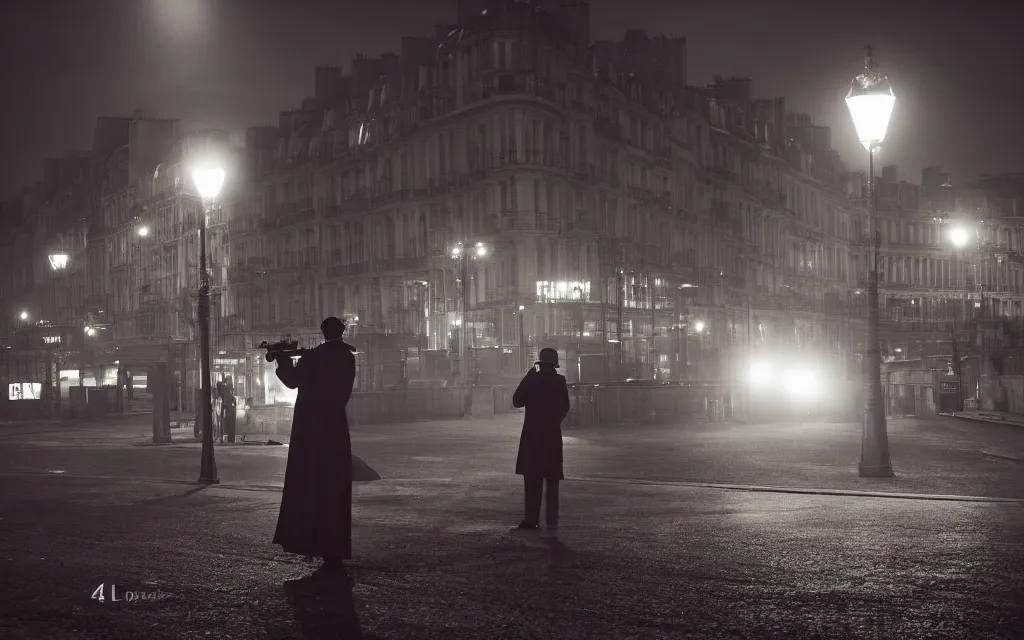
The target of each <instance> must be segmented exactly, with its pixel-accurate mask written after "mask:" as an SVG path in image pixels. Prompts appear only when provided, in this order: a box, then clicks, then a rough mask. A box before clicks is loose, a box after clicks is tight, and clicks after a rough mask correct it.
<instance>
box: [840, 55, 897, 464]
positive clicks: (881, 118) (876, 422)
mask: <svg viewBox="0 0 1024 640" xmlns="http://www.w3.org/2000/svg"><path fill="white" fill-rule="evenodd" d="M895 104H896V96H895V95H894V94H893V92H892V85H891V84H890V83H889V79H888V78H886V77H885V75H884V74H882V73H881V72H879V71H878V70H877V68H876V66H875V63H874V60H872V58H871V49H870V48H869V49H867V50H866V51H865V61H864V70H863V71H862V72H861V73H860V74H858V75H857V76H856V77H855V78H854V79H853V82H852V84H851V86H850V92H849V93H848V94H847V95H846V105H847V106H848V107H849V109H850V115H851V116H852V117H853V124H854V126H855V127H856V128H857V137H858V138H859V139H860V141H861V144H863V145H864V148H865V149H867V151H868V202H869V205H868V207H869V208H868V228H869V231H870V234H871V244H870V247H871V251H870V254H869V264H868V270H869V275H868V291H867V296H868V298H867V300H868V323H867V345H866V346H865V352H866V353H865V354H864V355H865V362H864V387H865V389H864V390H865V394H866V406H865V408H864V430H863V434H862V436H861V454H860V466H859V472H860V475H861V476H862V477H866V478H889V477H892V475H893V471H892V462H891V461H890V459H889V435H888V427H887V425H886V420H885V407H884V406H883V401H882V378H881V376H882V353H881V349H880V344H879V330H878V324H879V320H878V245H879V236H878V222H877V212H876V207H875V189H874V180H875V150H876V149H878V147H879V146H881V144H882V141H883V140H884V139H885V132H886V130H887V129H888V128H889V117H890V116H891V115H892V109H893V106H894V105H895Z"/></svg>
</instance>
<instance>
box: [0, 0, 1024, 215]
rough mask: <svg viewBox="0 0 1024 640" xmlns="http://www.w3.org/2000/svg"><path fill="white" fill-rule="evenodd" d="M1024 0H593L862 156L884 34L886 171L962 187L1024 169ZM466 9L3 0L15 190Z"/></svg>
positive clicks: (386, 46) (292, 103) (417, 1)
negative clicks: (100, 129)
mask: <svg viewBox="0 0 1024 640" xmlns="http://www.w3.org/2000/svg"><path fill="white" fill-rule="evenodd" d="M1015 4H1016V3H1014V2H1012V1H1006V2H995V1H993V0H979V1H978V2H961V1H952V0H931V1H929V0H890V1H888V2H882V1H878V0H864V1H861V2H843V3H839V2H812V1H810V0H775V1H759V0H747V1H743V0H660V1H659V0H591V3H590V5H591V35H592V37H593V38H595V39H619V38H620V37H621V35H622V33H623V31H624V29H625V28H626V27H627V26H628V27H637V28H641V29H644V30H646V31H647V33H648V34H649V35H652V36H653V35H668V36H685V37H686V38H687V49H688V56H689V84H691V85H703V84H706V83H708V82H710V80H711V78H712V76H713V75H715V74H721V75H725V76H729V75H743V76H748V77H750V78H752V79H753V81H754V94H755V96H756V97H775V96H784V97H785V98H786V99H787V108H788V109H789V110H791V111H803V112H807V113H810V114H811V115H812V116H813V117H814V118H815V122H816V124H821V125H825V126H830V127H832V141H833V147H835V148H836V149H838V150H839V151H840V152H841V153H842V155H843V159H844V160H845V161H846V162H847V164H848V165H849V166H850V167H851V168H852V169H856V170H865V169H866V164H867V162H866V153H865V152H864V151H863V148H862V147H860V145H859V143H857V142H856V139H855V136H854V130H853V125H852V123H851V122H850V118H849V114H848V112H847V111H846V107H845V104H844V103H843V98H844V97H845V95H846V91H847V89H848V88H849V83H850V80H851V79H852V78H853V76H854V75H855V74H856V73H857V72H858V71H859V70H860V68H861V65H862V59H863V54H862V50H863V47H864V45H866V44H871V45H872V46H873V47H874V49H875V57H876V59H877V60H878V62H879V63H880V64H881V65H882V67H883V70H884V71H885V72H886V73H887V74H888V75H889V77H890V78H891V79H892V81H893V85H894V90H895V91H896V95H897V106H896V110H895V112H894V114H893V119H892V121H891V123H890V129H889V137H888V138H887V139H886V146H885V147H883V149H882V150H881V152H880V156H879V158H878V163H879V168H878V170H879V171H880V167H881V166H882V165H886V164H892V163H895V164H898V165H899V178H900V179H901V180H907V181H910V182H915V183H916V182H919V181H920V175H921V169H922V168H923V167H925V166H929V165H937V166H940V167H942V168H943V169H944V170H946V171H950V172H952V173H953V178H954V181H955V182H956V183H958V184H959V183H963V182H970V181H973V180H974V179H975V178H976V177H977V175H978V174H979V173H1003V172H1009V171H1017V172H1020V171H1024V118H1022V116H1024V45H1022V44H1021V43H1020V42H1018V41H1016V40H1018V38H1019V36H1018V35H1016V34H1014V33H1013V28H1014V27H1017V28H1018V29H1019V25H1020V24H1021V17H1022V16H1024V11H1022V10H1021V9H1019V8H1014V5H1015ZM839 7H842V8H843V9H842V11H841V12H840V9H839ZM865 16H871V19H870V20H869V19H867V18H866V17H865ZM454 17H455V1H454V0H451V1H447V2H446V1H444V0H376V1H374V2H355V1H350V0H335V1H333V2H332V1H329V0H6V2H4V3H3V9H0V46H2V48H3V59H2V63H0V73H2V75H3V84H2V90H0V91H2V92H0V104H2V108H3V117H4V120H3V123H4V124H3V130H2V131H0V136H2V137H0V195H2V196H5V197H6V196H10V195H13V194H15V193H16V192H17V190H18V188H19V187H20V185H22V184H25V183H29V182H33V181H36V180H38V179H40V178H41V174H42V168H41V167H42V161H43V159H44V158H45V157H59V156H60V155H63V154H64V153H65V152H66V151H70V150H74V149H88V148H89V147H90V146H91V142H92V130H93V124H94V122H95V119H96V117H97V116H100V115H109V116H125V115H130V114H131V113H132V111H133V110H134V109H136V108H138V109H142V110H144V111H146V112H147V113H148V114H149V115H154V116H158V117H176V118H181V119H182V120H183V122H184V126H185V127H186V128H198V127H217V128H223V129H228V130H231V131H233V132H234V133H235V134H236V136H235V139H236V140H237V141H239V142H240V141H241V139H242V138H241V132H242V131H243V129H244V127H246V126H251V125H261V124H276V122H277V112H278V111H281V110H284V109H290V108H296V107H298V106H299V103H300V101H301V100H302V98H303V97H305V96H307V95H311V94H312V92H313V67H314V65H317V64H324V65H341V66H343V67H344V69H345V71H346V72H347V71H348V70H349V67H350V64H349V63H350V60H351V59H352V58H353V57H355V54H356V53H366V54H369V55H377V54H380V53H382V52H385V51H396V52H397V51H398V49H399V38H400V37H401V36H403V35H431V34H432V32H433V25H435V24H437V23H444V22H449V21H452V20H454Z"/></svg>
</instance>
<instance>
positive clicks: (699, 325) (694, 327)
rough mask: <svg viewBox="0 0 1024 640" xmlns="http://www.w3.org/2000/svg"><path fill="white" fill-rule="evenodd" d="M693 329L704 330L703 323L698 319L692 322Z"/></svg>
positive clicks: (698, 331)
mask: <svg viewBox="0 0 1024 640" xmlns="http://www.w3.org/2000/svg"><path fill="white" fill-rule="evenodd" d="M693 330H694V331H696V332H697V333H700V332H702V331H704V323H703V322H701V321H700V320H698V321H697V322H696V323H694V325H693Z"/></svg>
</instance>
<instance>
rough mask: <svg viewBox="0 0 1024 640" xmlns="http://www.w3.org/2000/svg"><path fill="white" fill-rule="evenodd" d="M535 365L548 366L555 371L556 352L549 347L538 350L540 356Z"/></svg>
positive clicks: (556, 366) (556, 363)
mask: <svg viewBox="0 0 1024 640" xmlns="http://www.w3.org/2000/svg"><path fill="white" fill-rule="evenodd" d="M536 364H549V365H551V366H553V367H555V368H556V369H557V368H558V352H557V351H555V350H554V349H552V348H551V347H544V348H543V349H541V350H540V355H539V356H538V360H537V362H536Z"/></svg>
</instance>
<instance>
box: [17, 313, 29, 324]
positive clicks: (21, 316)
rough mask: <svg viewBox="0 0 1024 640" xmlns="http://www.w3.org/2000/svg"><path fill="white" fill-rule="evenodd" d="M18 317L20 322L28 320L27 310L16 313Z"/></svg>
mask: <svg viewBox="0 0 1024 640" xmlns="http://www.w3.org/2000/svg"><path fill="white" fill-rule="evenodd" d="M18 317H19V318H21V321H22V322H25V321H26V320H28V311H22V312H21V313H20V314H18Z"/></svg>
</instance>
